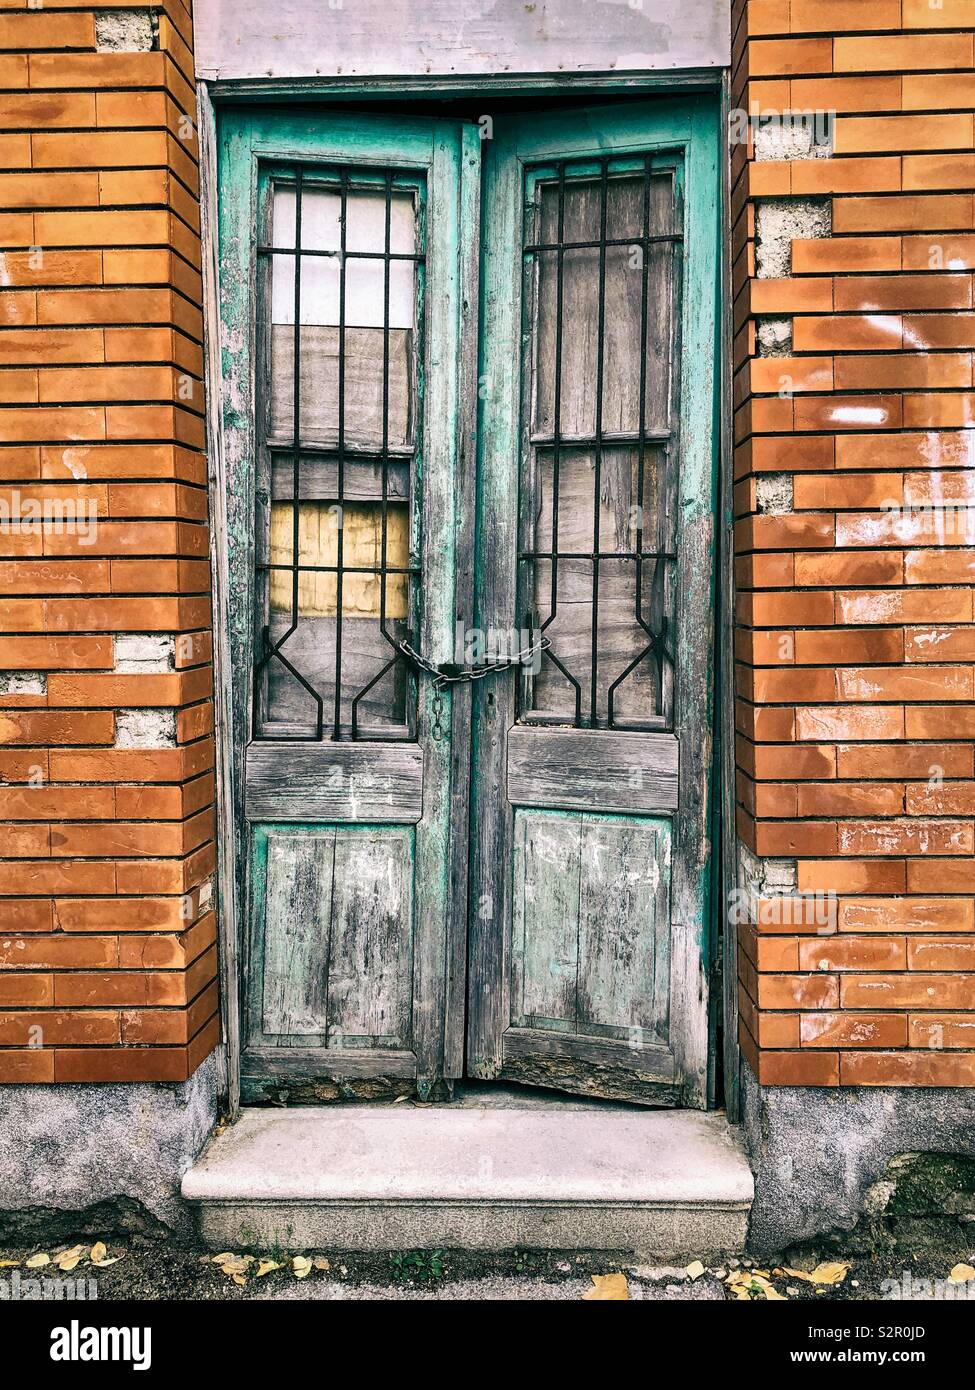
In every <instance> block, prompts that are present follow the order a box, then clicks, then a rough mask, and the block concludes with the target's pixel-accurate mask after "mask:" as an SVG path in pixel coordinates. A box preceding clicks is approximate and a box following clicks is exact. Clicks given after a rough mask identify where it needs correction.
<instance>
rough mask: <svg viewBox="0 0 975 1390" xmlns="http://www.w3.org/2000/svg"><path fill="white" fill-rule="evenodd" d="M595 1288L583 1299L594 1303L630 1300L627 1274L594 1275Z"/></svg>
mask: <svg viewBox="0 0 975 1390" xmlns="http://www.w3.org/2000/svg"><path fill="white" fill-rule="evenodd" d="M591 1277H592V1282H593V1287H592V1288H591V1289H590V1290H589V1292H588V1293H584V1294H583V1295H582V1297H583V1298H584V1299H587V1300H590V1299H591V1300H592V1301H593V1302H603V1301H609V1300H610V1299H613V1300H622V1299H628V1298H629V1296H630V1286H629V1284H628V1283H627V1282H626V1275H625V1274H593V1275H592V1276H591Z"/></svg>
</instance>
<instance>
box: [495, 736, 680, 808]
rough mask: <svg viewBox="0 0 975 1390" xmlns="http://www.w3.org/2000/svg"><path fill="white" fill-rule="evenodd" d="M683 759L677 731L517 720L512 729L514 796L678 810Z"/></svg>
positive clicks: (514, 799)
mask: <svg viewBox="0 0 975 1390" xmlns="http://www.w3.org/2000/svg"><path fill="white" fill-rule="evenodd" d="M679 761H680V745H679V744H678V742H677V739H676V738H675V737H674V735H673V734H628V733H615V732H612V733H611V732H609V731H603V730H598V731H595V730H589V729H534V728H530V727H528V726H525V725H521V726H520V727H519V726H517V725H516V726H515V727H514V728H513V729H510V730H509V732H508V800H509V801H510V802H511V804H512V806H550V807H552V808H553V809H559V808H562V809H565V810H579V811H631V812H640V811H674V810H676V809H677V784H678V769H679Z"/></svg>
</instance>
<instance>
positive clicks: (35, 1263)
mask: <svg viewBox="0 0 975 1390" xmlns="http://www.w3.org/2000/svg"><path fill="white" fill-rule="evenodd" d="M24 1263H25V1265H26V1267H27V1268H28V1269H40V1268H41V1267H42V1266H43V1265H49V1264H50V1263H51V1257H50V1255H47V1254H45V1253H44V1252H43V1251H41V1252H39V1253H38V1254H36V1255H31V1257H30V1259H29V1260H25V1262H24Z"/></svg>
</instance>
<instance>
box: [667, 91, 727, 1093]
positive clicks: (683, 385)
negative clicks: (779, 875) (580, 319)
mask: <svg viewBox="0 0 975 1390" xmlns="http://www.w3.org/2000/svg"><path fill="white" fill-rule="evenodd" d="M687 134H688V137H689V138H688V142H687V150H686V161H685V179H686V183H685V203H684V237H685V241H684V252H685V254H684V274H683V287H682V288H683V296H682V304H681V328H680V333H681V338H680V341H681V354H680V388H679V390H680V417H681V439H682V444H681V473H680V492H679V495H678V502H677V538H678V544H677V575H676V584H677V591H678V593H680V595H681V602H680V604H679V605H678V608H677V622H676V650H677V663H676V664H677V671H678V679H677V681H676V686H675V694H674V731H675V733H676V734H677V736H678V738H679V739H680V744H681V757H680V772H679V783H680V784H679V790H678V797H679V804H680V812H679V814H678V816H677V817H676V819H675V824H674V832H675V833H674V855H673V892H672V908H671V912H672V922H673V928H672V930H673V936H672V972H673V974H672V981H673V983H672V996H671V1040H672V1043H673V1047H674V1054H675V1057H676V1059H677V1064H678V1068H679V1070H680V1072H681V1073H682V1074H683V1077H684V1095H685V1103H686V1104H687V1105H689V1106H692V1107H696V1108H703V1107H704V1106H705V1105H706V1104H707V1076H708V1058H709V1051H708V988H709V980H708V964H709V956H710V938H711V927H712V922H711V906H712V904H711V767H712V743H713V713H714V711H713V688H714V547H715V519H714V488H715V475H716V464H717V457H716V449H715V445H716V440H715V408H714V391H715V370H716V367H717V360H716V353H715V296H716V288H717V266H718V261H717V257H718V249H717V231H718V197H719V194H718V140H719V134H718V130H717V112H716V110H715V109H714V105H713V103H712V102H710V101H708V102H705V101H702V100H701V99H696V100H695V101H694V102H692V103H690V104H689V107H688V127H687Z"/></svg>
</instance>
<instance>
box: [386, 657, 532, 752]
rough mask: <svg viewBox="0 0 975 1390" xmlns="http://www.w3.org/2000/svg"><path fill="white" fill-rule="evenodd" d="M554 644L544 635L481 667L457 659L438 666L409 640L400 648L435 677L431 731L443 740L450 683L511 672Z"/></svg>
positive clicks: (429, 674) (434, 735)
mask: <svg viewBox="0 0 975 1390" xmlns="http://www.w3.org/2000/svg"><path fill="white" fill-rule="evenodd" d="M551 645H552V643H551V640H550V639H549V638H548V637H542V638H540V639H539V641H537V642H534V643H533V644H532V645H531V646H530V647H523V648H522V650H521V651H520V652H516V653H515V655H514V656H508V657H500V658H499V659H498V660H497V661H486V662H483V663H481V664H480V665H477V666H458V665H457V664H456V663H455V662H453V661H442V662H440V663H439V665H438V664H437V663H436V662H435V661H431V660H430V658H429V657H426V656H422V655H421V654H420V653H419V652H418V651H417V650H416V648H415V647H411V646H410V644H409V642H405V641H404V642H400V643H399V650H400V651H401V652H402V653H403V655H404V656H405V657H406V659H407V660H408V661H412V663H413V665H414V666H416V667H418V669H419V670H421V671H425V672H426V673H427V675H428V676H433V710H432V713H433V720H432V723H431V728H430V732H431V735H432V737H433V738H435V739H437V740H438V742H439V740H440V739H442V738H445V737H446V736H447V734H448V733H449V732H450V729H449V725H448V724H447V723H445V713H446V711H445V706H444V698H443V692H444V689H445V687H446V686H448V685H462V684H463V683H464V682H467V681H479V680H483V679H484V677H485V676H490V675H493V674H494V673H495V672H497V671H510V670H511V668H512V667H513V666H523V665H524V664H525V662H527V661H530V660H534V658H535V657H536V656H537V655H538V654H539V653H540V652H544V651H547V649H548V648H549V647H550V646H551Z"/></svg>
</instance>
